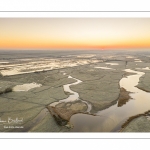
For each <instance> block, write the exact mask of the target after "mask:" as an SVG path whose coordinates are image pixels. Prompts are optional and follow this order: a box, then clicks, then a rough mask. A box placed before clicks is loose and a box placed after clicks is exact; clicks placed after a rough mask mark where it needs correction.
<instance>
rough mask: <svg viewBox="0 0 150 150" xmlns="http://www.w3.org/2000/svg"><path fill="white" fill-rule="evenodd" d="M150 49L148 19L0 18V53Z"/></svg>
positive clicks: (149, 20)
mask: <svg viewBox="0 0 150 150" xmlns="http://www.w3.org/2000/svg"><path fill="white" fill-rule="evenodd" d="M145 48H146V49H150V18H0V50H107V49H109V50H115V49H117V50H119V49H120V50H122V49H145Z"/></svg>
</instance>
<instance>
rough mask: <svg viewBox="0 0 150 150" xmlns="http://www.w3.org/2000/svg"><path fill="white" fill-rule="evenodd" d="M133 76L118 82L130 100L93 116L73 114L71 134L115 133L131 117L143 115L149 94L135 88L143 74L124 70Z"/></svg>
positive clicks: (149, 101)
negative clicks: (127, 93) (128, 93)
mask: <svg viewBox="0 0 150 150" xmlns="http://www.w3.org/2000/svg"><path fill="white" fill-rule="evenodd" d="M124 71H126V72H129V73H135V75H129V76H127V77H124V78H122V79H121V80H120V88H121V87H123V88H124V89H126V90H127V91H129V92H131V93H130V97H131V99H130V100H129V102H127V103H126V104H125V105H123V106H122V107H118V105H117V104H115V105H113V106H111V107H109V108H107V109H105V110H102V111H98V112H97V113H96V114H95V115H96V116H92V115H88V114H81V113H80V114H75V115H73V116H72V117H71V119H70V122H71V124H73V125H74V128H73V129H71V131H72V132H116V131H119V130H120V129H121V126H122V124H123V123H124V122H125V121H126V120H127V119H128V118H129V117H131V116H134V115H137V114H140V113H144V112H145V111H147V110H149V109H150V93H147V92H145V91H142V90H140V89H138V88H137V87H135V86H136V85H137V84H138V82H139V78H140V77H141V76H143V75H144V74H145V73H143V72H139V71H134V70H131V69H126V70H124Z"/></svg>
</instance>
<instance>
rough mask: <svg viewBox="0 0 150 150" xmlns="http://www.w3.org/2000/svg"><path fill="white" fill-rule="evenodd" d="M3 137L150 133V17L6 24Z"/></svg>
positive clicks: (0, 110) (1, 58)
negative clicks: (13, 134) (15, 135)
mask: <svg viewBox="0 0 150 150" xmlns="http://www.w3.org/2000/svg"><path fill="white" fill-rule="evenodd" d="M0 33H1V34H0V132H13V133H15V132H32V133H35V132H65V133H66V132H67V133H75V132H99V133H101V132H122V133H124V132H150V18H145V17H143V18H138V17H135V18H131V17H129V18H118V17H116V18H115V17H110V18H109V17H106V18H104V17H101V18H98V17H96V18H94V17H89V18H88V17H85V18H80V17H78V18H75V17H72V18H67V17H66V18H65V17H64V18H58V17H51V18H49V17H41V18H40V17H35V18H34V17H28V18H26V17H22V18H19V17H15V18H13V17H11V18H8V17H6V18H5V17H3V18H0Z"/></svg>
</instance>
